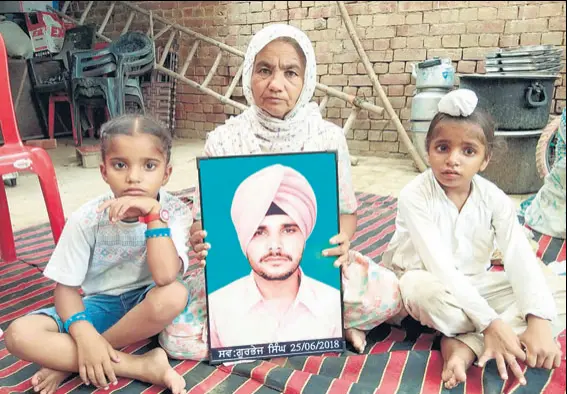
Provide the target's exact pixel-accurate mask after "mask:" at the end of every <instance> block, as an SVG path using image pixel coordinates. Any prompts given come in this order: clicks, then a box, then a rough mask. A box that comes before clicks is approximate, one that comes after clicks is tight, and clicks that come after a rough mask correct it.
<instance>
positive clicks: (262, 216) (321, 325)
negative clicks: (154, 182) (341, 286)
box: [208, 164, 342, 348]
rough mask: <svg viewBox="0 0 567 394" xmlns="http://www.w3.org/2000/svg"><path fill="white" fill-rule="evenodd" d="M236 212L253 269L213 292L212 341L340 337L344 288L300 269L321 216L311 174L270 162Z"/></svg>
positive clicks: (244, 188)
mask: <svg viewBox="0 0 567 394" xmlns="http://www.w3.org/2000/svg"><path fill="white" fill-rule="evenodd" d="M231 217H232V222H233V224H234V227H235V230H236V234H237V236H238V241H239V243H240V247H241V249H242V253H243V254H244V255H245V256H246V258H247V260H248V262H249V264H250V268H251V272H250V275H247V276H245V277H243V278H240V279H237V280H236V281H234V282H232V283H230V284H228V285H226V286H224V287H223V288H221V289H218V290H216V291H214V292H212V293H211V294H210V295H209V301H208V302H209V319H210V327H211V332H210V338H211V347H212V348H221V347H231V346H244V345H253V344H262V343H274V342H288V341H300V340H310V339H324V338H341V337H342V319H341V296H340V291H339V290H338V289H336V288H333V287H331V286H329V285H327V284H324V283H322V282H320V281H317V280H315V279H313V278H310V277H308V276H307V275H305V273H304V272H303V271H302V269H301V268H300V265H301V262H302V259H303V257H304V256H303V252H304V250H305V243H306V241H307V239H308V238H309V236H310V235H311V232H312V231H313V228H314V227H315V223H316V221H317V199H316V196H315V193H314V191H313V189H312V187H311V185H310V184H309V182H308V181H307V179H305V177H304V176H303V175H302V174H300V173H299V172H297V171H296V170H294V169H293V168H290V167H286V166H282V165H279V164H276V165H272V166H269V167H265V168H263V169H261V170H260V171H258V172H256V173H254V174H252V175H251V176H249V177H248V178H246V179H245V180H244V181H243V182H242V183H241V184H240V185H239V186H238V188H237V190H236V192H235V195H234V198H233V201H232V207H231ZM226 269H227V270H230V262H227V264H226Z"/></svg>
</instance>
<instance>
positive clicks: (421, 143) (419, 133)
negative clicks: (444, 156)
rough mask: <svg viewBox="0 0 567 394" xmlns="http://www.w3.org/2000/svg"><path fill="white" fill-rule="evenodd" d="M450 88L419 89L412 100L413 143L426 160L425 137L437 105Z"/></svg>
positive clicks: (425, 160) (436, 110)
mask: <svg viewBox="0 0 567 394" xmlns="http://www.w3.org/2000/svg"><path fill="white" fill-rule="evenodd" d="M449 92H450V89H441V88H426V89H421V90H418V91H417V94H416V95H415V96H414V97H413V99H412V102H411V113H410V122H411V132H412V139H413V145H414V147H415V149H416V150H417V152H418V153H419V155H420V156H421V158H422V159H423V161H424V162H427V152H426V150H425V137H426V135H427V131H428V130H429V124H430V123H431V120H432V119H433V118H434V117H435V115H436V114H437V112H439V109H438V108H437V105H438V104H439V101H440V100H441V98H443V96H445V95H446V94H447V93H449Z"/></svg>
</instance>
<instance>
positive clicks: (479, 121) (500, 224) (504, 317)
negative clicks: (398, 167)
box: [383, 89, 565, 388]
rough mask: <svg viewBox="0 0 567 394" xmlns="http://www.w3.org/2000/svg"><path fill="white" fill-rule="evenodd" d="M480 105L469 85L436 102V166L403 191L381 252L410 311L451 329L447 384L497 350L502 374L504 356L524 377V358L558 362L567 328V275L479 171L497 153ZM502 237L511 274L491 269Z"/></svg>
mask: <svg viewBox="0 0 567 394" xmlns="http://www.w3.org/2000/svg"><path fill="white" fill-rule="evenodd" d="M476 104H477V97H476V95H475V94H474V92H472V91H469V90H465V89H461V90H456V91H453V92H451V93H449V94H447V95H446V96H445V97H444V98H443V99H442V100H441V101H440V102H439V111H440V112H439V113H438V114H437V115H436V116H435V118H434V119H433V120H432V122H431V125H430V128H429V132H428V135H427V137H426V148H427V152H428V158H429V164H430V166H431V168H430V169H428V170H427V171H425V172H424V173H422V174H420V175H419V176H418V177H417V178H416V179H414V180H413V181H412V182H410V183H409V184H408V185H407V186H406V187H405V188H404V189H403V190H402V191H401V193H400V196H399V202H398V216H397V219H396V232H395V235H394V236H393V238H392V240H391V242H390V245H389V249H388V251H387V252H386V253H385V256H384V258H383V262H384V264H385V266H386V267H389V268H390V269H391V270H392V271H394V272H395V273H396V275H397V276H398V277H399V278H400V291H401V293H402V299H403V302H404V306H405V308H406V310H407V312H408V313H409V314H410V315H411V316H412V317H413V318H414V319H416V320H419V321H420V322H421V323H422V324H424V325H426V326H429V327H431V328H434V329H436V330H438V331H439V332H441V333H442V334H444V336H445V337H444V338H443V339H442V342H441V351H442V353H443V357H444V360H445V366H444V369H443V380H444V381H445V382H446V383H445V385H446V387H447V388H453V387H455V386H456V385H458V384H459V383H460V382H463V381H465V379H466V370H467V368H468V367H470V366H471V365H472V363H473V362H474V361H475V359H477V358H478V365H479V366H483V365H484V364H485V363H486V362H487V361H488V360H490V359H492V358H494V359H495V360H496V362H497V365H498V370H499V372H500V376H501V377H502V379H507V378H508V376H507V372H506V364H507V365H508V366H509V367H510V368H511V370H512V372H513V373H514V375H516V377H517V378H518V379H519V381H520V383H521V384H526V381H525V378H524V376H523V373H522V370H521V368H520V367H519V365H518V363H517V360H518V359H519V360H522V361H525V362H526V363H527V365H528V366H530V367H539V368H542V367H543V368H547V369H551V368H553V367H558V366H560V364H561V350H560V348H559V346H558V344H557V342H556V341H555V338H556V337H557V335H558V334H559V333H560V332H561V331H562V330H563V329H564V328H565V282H564V281H562V280H561V279H559V277H553V276H552V275H548V274H544V271H545V270H543V269H542V265H541V264H540V263H539V262H538V260H537V258H536V256H535V254H534V252H533V249H532V248H531V246H530V243H529V241H528V239H527V237H526V235H525V232H524V231H523V228H522V226H521V224H520V223H519V221H518V219H517V216H516V210H515V207H514V204H513V203H512V201H511V200H510V199H509V198H508V196H506V194H505V193H504V192H503V191H502V190H500V189H499V188H498V187H497V186H496V185H495V184H493V183H492V182H490V181H488V180H486V179H484V178H482V177H481V176H479V175H478V174H477V173H478V172H480V171H483V170H484V169H485V168H486V166H487V165H488V161H489V160H490V156H491V146H492V143H493V139H494V124H493V122H492V120H491V119H490V116H489V115H488V114H486V113H485V112H483V111H481V110H480V109H477V108H476ZM510 171H513V168H511V169H510ZM519 181H520V180H519ZM495 241H496V243H497V245H498V247H499V248H500V250H501V251H502V253H503V262H504V267H505V272H491V271H488V268H489V266H490V257H491V254H492V252H493V250H494V247H495Z"/></svg>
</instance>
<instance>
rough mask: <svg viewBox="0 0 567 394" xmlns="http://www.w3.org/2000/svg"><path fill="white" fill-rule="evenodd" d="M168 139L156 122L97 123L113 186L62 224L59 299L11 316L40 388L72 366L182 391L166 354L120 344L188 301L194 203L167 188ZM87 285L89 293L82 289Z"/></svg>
mask: <svg viewBox="0 0 567 394" xmlns="http://www.w3.org/2000/svg"><path fill="white" fill-rule="evenodd" d="M171 145H172V139H171V135H170V133H169V131H168V130H167V129H166V128H165V127H164V126H163V125H162V124H161V123H159V122H158V121H156V120H154V119H152V118H150V117H147V116H141V115H124V116H121V117H118V118H115V119H112V120H110V121H109V122H107V123H106V124H104V125H103V126H102V128H101V153H102V163H101V165H100V171H101V174H102V178H103V179H104V181H105V182H106V183H107V184H108V185H109V186H110V192H108V193H106V194H104V195H102V196H100V197H98V198H96V199H94V200H92V201H90V202H88V203H86V204H85V205H83V206H82V207H81V208H79V209H78V210H77V211H76V212H74V213H73V214H72V215H71V217H70V218H69V219H68V221H67V223H66V224H65V227H64V230H63V234H62V236H61V239H60V240H59V242H58V243H57V245H56V247H55V250H54V252H53V255H52V256H51V258H50V260H49V263H48V264H47V267H46V268H45V271H44V275H45V276H46V277H47V278H49V279H51V280H53V281H55V282H56V286H55V290H54V303H55V306H54V307H51V308H45V309H41V310H38V311H35V312H33V313H32V314H30V315H27V316H24V317H21V318H19V319H17V320H15V321H14V322H13V323H12V324H11V325H10V327H9V328H8V330H7V331H6V333H5V340H6V346H7V348H8V349H9V351H10V352H11V353H12V354H13V355H15V356H16V357H19V358H21V359H23V360H26V361H29V362H34V363H37V364H39V365H41V366H42V367H43V368H42V369H41V370H40V371H38V372H37V373H36V374H35V375H34V376H33V377H32V379H31V384H32V385H33V389H34V391H36V392H41V393H42V394H49V393H53V392H55V390H56V389H57V387H58V386H59V384H60V383H61V382H62V381H63V380H64V379H65V378H66V377H67V376H68V375H69V374H70V373H73V372H75V373H76V372H78V373H79V374H80V377H81V379H82V381H83V382H84V383H85V384H86V385H89V384H92V385H94V386H96V387H99V388H108V387H109V385H112V384H117V377H118V376H120V377H127V378H132V379H137V380H141V381H144V382H148V383H152V384H157V385H161V386H166V387H168V388H169V389H171V391H172V392H173V393H175V394H177V393H184V392H185V381H184V379H183V378H182V377H181V376H180V375H179V374H177V373H176V372H175V371H174V370H173V369H172V368H171V367H170V365H169V362H168V357H167V355H166V353H165V352H164V351H163V350H162V349H161V348H158V349H154V350H152V351H150V352H148V353H146V354H144V355H131V354H127V353H123V352H120V351H118V350H117V349H121V348H123V347H124V346H126V345H129V344H132V343H135V342H137V341H140V340H143V339H147V338H150V337H152V336H154V335H156V334H158V333H159V332H160V331H162V330H163V328H164V327H166V326H167V325H168V324H169V323H171V321H173V319H174V318H175V317H176V316H177V315H179V314H180V313H181V312H182V311H183V310H184V308H185V307H186V305H187V299H188V290H187V287H186V285H185V284H184V282H183V280H182V275H183V273H184V272H185V271H186V269H187V265H188V248H187V246H186V244H187V240H188V239H187V238H188V233H189V228H190V226H191V224H192V216H191V212H190V209H189V208H188V207H187V206H186V204H184V203H183V202H182V201H181V200H180V199H178V198H176V197H174V196H172V195H171V194H169V193H167V192H166V191H164V190H163V189H162V186H164V185H166V183H167V182H168V180H169V177H170V175H171V171H172V166H171V163H170V156H171ZM79 290H82V291H83V292H84V297H82V296H81V295H80V293H79Z"/></svg>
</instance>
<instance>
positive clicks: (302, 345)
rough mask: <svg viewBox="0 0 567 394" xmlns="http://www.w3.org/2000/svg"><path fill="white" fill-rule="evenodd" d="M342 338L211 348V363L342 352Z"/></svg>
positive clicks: (343, 345) (343, 343) (343, 347)
mask: <svg viewBox="0 0 567 394" xmlns="http://www.w3.org/2000/svg"><path fill="white" fill-rule="evenodd" d="M344 350H345V341H344V339H343V338H329V339H315V340H306V341H294V342H279V343H269V344H258V345H250V346H235V347H226V348H218V349H212V350H211V363H219V362H220V363H222V362H232V361H241V360H255V359H261V358H272V357H284V356H298V355H307V354H318V353H327V352H343V351H344Z"/></svg>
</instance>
